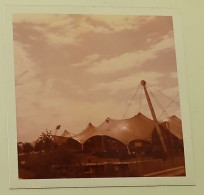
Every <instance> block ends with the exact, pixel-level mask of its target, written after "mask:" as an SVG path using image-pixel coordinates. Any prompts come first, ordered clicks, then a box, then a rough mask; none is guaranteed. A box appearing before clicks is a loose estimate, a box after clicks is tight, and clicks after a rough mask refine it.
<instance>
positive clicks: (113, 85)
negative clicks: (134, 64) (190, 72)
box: [90, 72, 163, 94]
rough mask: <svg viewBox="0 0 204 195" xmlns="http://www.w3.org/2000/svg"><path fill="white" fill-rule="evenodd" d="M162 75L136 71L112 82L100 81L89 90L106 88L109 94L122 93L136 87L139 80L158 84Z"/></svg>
mask: <svg viewBox="0 0 204 195" xmlns="http://www.w3.org/2000/svg"><path fill="white" fill-rule="evenodd" d="M162 76H163V74H162V73H158V72H138V73H135V74H132V75H130V76H127V77H122V78H119V79H117V80H115V81H112V82H101V83H99V84H98V85H97V86H95V87H93V88H91V89H90V90H92V91H94V90H104V89H105V90H108V92H109V93H110V94H114V93H117V92H121V93H123V91H124V90H130V89H131V90H133V91H134V89H136V87H137V86H138V84H140V81H141V80H146V81H147V83H151V85H158V84H159V79H160V78H161V77H162Z"/></svg>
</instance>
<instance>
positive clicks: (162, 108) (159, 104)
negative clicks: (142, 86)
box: [148, 87, 169, 117]
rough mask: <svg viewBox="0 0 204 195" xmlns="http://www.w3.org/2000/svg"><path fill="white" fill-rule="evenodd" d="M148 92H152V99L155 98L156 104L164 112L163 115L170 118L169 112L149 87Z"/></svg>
mask: <svg viewBox="0 0 204 195" xmlns="http://www.w3.org/2000/svg"><path fill="white" fill-rule="evenodd" d="M148 90H149V92H150V94H151V95H152V97H153V98H154V100H155V102H156V103H157V105H158V106H159V107H160V109H161V110H162V111H163V112H162V113H164V112H165V113H166V115H167V116H168V117H169V114H168V112H167V111H166V110H165V109H164V107H163V106H162V105H161V103H160V102H159V101H158V100H157V98H156V97H155V95H154V94H153V92H152V90H151V89H150V88H149V87H148Z"/></svg>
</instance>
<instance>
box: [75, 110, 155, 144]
mask: <svg viewBox="0 0 204 195" xmlns="http://www.w3.org/2000/svg"><path fill="white" fill-rule="evenodd" d="M154 128H155V123H154V121H153V120H151V119H149V118H147V117H145V116H144V115H143V114H141V113H138V114H137V115H135V116H133V117H132V118H129V119H122V120H116V119H111V118H107V119H106V120H105V121H104V122H103V123H101V124H100V125H99V126H98V127H95V126H93V125H92V124H91V123H89V124H88V126H87V127H86V128H85V129H84V130H83V131H82V132H81V133H79V134H77V135H75V136H73V137H72V139H74V140H76V141H78V142H80V143H81V144H83V143H84V142H86V141H87V140H88V139H89V138H90V137H93V136H97V135H99V136H102V135H103V136H109V137H112V138H114V139H117V140H118V141H120V142H121V143H123V144H124V145H128V144H129V142H130V141H132V140H143V141H151V140H152V132H153V130H154Z"/></svg>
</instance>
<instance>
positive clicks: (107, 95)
mask: <svg viewBox="0 0 204 195" xmlns="http://www.w3.org/2000/svg"><path fill="white" fill-rule="evenodd" d="M12 19H13V21H12V22H13V23H12V26H13V42H14V66H15V92H16V120H17V143H16V144H17V148H18V177H19V179H58V178H119V177H120V178H123V177H124V178H125V177H131V178H132V177H175V176H177V177H185V176H186V169H185V155H184V154H185V151H184V144H183V132H182V118H181V111H180V98H179V97H180V95H179V87H178V76H177V62H176V51H175V41H174V28H173V18H172V17H171V16H154V15H152V16H151V15H147V16H145V15H141V16H140V15H137V16H135V15H102V14H101V15H97V14H96V15H91V14H13V16H12Z"/></svg>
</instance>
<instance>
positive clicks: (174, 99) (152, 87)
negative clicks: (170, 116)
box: [148, 85, 179, 105]
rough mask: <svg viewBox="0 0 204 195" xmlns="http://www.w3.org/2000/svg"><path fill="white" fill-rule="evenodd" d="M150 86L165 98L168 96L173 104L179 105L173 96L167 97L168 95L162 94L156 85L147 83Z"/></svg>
mask: <svg viewBox="0 0 204 195" xmlns="http://www.w3.org/2000/svg"><path fill="white" fill-rule="evenodd" d="M148 86H150V87H151V88H154V89H155V90H156V91H157V92H159V93H160V94H161V95H163V96H165V97H166V98H168V99H169V100H171V101H173V102H174V103H175V104H177V105H179V103H178V102H177V101H176V100H175V98H173V99H172V98H171V97H169V96H168V95H166V94H164V93H163V92H162V91H160V90H159V89H157V88H156V87H154V86H151V85H148Z"/></svg>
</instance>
